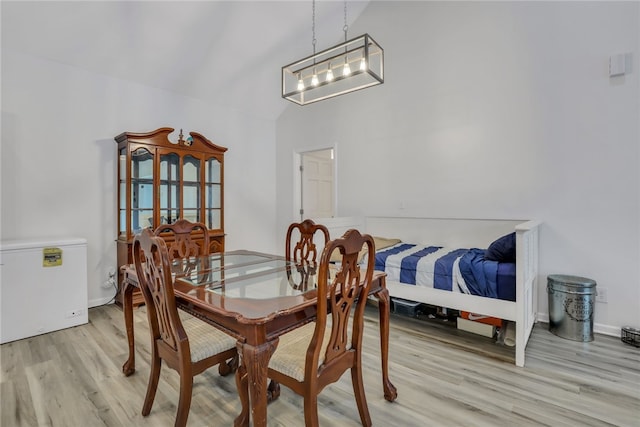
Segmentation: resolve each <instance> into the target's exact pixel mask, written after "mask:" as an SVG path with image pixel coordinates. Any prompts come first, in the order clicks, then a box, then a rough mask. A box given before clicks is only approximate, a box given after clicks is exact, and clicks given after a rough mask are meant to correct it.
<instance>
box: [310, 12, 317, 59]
mask: <svg viewBox="0 0 640 427" xmlns="http://www.w3.org/2000/svg"><path fill="white" fill-rule="evenodd" d="M311 45H312V46H313V54H314V55H315V54H316V0H313V2H312V3H311Z"/></svg>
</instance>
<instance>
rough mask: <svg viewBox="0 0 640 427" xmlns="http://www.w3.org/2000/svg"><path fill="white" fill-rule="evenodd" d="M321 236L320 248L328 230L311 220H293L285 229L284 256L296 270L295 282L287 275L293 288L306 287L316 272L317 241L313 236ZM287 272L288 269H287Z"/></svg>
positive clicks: (326, 239)
mask: <svg viewBox="0 0 640 427" xmlns="http://www.w3.org/2000/svg"><path fill="white" fill-rule="evenodd" d="M317 236H320V237H321V238H322V246H320V249H322V248H323V247H324V246H326V244H327V242H328V241H329V230H328V229H327V227H325V226H324V225H322V224H316V223H315V222H313V220H310V219H305V220H304V221H302V222H300V223H297V222H294V223H293V224H291V225H290V226H289V228H288V229H287V237H286V240H285V243H286V247H285V257H286V259H287V261H293V262H294V263H295V268H296V270H297V273H298V274H297V276H296V279H295V282H294V280H293V278H292V276H291V275H289V283H290V284H291V286H292V287H293V288H295V289H303V288H304V289H306V287H307V283H308V281H309V277H310V276H312V275H315V274H316V273H317V266H318V246H317V243H319V242H318V241H314V238H315V237H317ZM287 273H289V270H287Z"/></svg>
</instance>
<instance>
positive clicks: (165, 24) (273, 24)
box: [0, 0, 368, 119]
mask: <svg viewBox="0 0 640 427" xmlns="http://www.w3.org/2000/svg"><path fill="white" fill-rule="evenodd" d="M367 3H368V0H367V1H349V2H348V3H347V19H348V23H349V25H350V24H351V23H352V22H353V21H354V20H355V19H356V18H357V16H359V15H360V13H361V12H362V10H363V9H364V8H365V7H366V5H367ZM0 7H1V14H2V49H5V48H9V49H13V50H16V51H19V52H22V53H26V54H30V55H34V56H37V57H41V58H44V59H47V60H51V61H55V62H59V63H63V64H67V65H72V66H75V67H79V68H82V69H85V70H88V71H91V72H95V73H100V74H104V75H107V76H110V77H115V78H119V79H124V80H130V81H134V82H138V83H142V84H145V85H148V86H152V87H155V88H160V89H165V90H168V91H171V92H175V93H178V94H181V95H185V96H189V97H193V98H198V99H202V100H204V101H207V102H211V103H214V104H216V105H219V106H222V107H225V108H237V109H240V110H243V111H245V112H247V113H249V114H252V115H257V116H259V117H264V118H268V119H275V118H277V117H278V116H279V115H280V113H281V112H282V111H283V110H284V108H285V107H287V106H288V105H289V104H290V102H289V101H286V100H284V99H282V98H281V96H280V91H281V86H280V85H281V83H280V81H281V80H280V72H281V67H282V66H283V65H286V64H289V63H290V62H293V61H295V60H297V59H301V58H303V57H306V56H309V55H311V54H312V52H313V50H312V44H311V40H312V32H311V23H312V1H311V0H299V1H291V0H290V1H6V0H2V2H1V6H0ZM315 20H316V40H317V44H316V49H317V50H318V51H320V50H323V49H325V48H327V47H330V46H332V45H334V44H337V43H339V42H341V41H343V40H344V33H343V31H342V29H343V26H344V3H343V2H342V1H329V0H322V1H320V0H318V1H317V2H316V18H315ZM357 35H359V34H351V33H349V37H352V36H357ZM292 105H293V104H292Z"/></svg>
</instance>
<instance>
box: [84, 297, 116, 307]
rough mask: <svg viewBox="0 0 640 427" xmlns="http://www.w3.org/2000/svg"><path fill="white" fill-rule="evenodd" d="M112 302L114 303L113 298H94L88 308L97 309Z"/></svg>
mask: <svg viewBox="0 0 640 427" xmlns="http://www.w3.org/2000/svg"><path fill="white" fill-rule="evenodd" d="M114 302H115V299H114V297H103V298H96V299H92V300H90V301H89V308H92V307H98V306H100V305H105V304H109V303H114Z"/></svg>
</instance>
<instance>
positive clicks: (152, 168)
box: [115, 127, 227, 305]
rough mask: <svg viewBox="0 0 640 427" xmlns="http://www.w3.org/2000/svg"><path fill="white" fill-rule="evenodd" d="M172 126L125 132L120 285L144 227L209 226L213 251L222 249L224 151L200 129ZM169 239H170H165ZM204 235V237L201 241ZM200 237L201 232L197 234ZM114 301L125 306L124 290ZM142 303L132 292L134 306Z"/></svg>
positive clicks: (120, 180) (121, 165)
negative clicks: (183, 222) (183, 223)
mask: <svg viewBox="0 0 640 427" xmlns="http://www.w3.org/2000/svg"><path fill="white" fill-rule="evenodd" d="M173 132H174V129H172V128H168V127H166V128H160V129H157V130H155V131H152V132H147V133H133V132H124V133H121V134H120V135H118V136H116V137H115V140H116V142H117V144H118V172H117V176H118V178H117V179H118V212H117V214H118V238H117V251H118V253H117V263H118V286H119V287H120V286H121V284H122V279H123V274H125V273H124V272H123V269H122V268H121V267H122V266H123V265H127V264H131V263H132V262H133V260H132V250H133V248H132V245H133V238H134V236H135V235H136V234H137V233H139V232H140V231H141V230H142V229H143V228H146V227H151V228H153V229H155V228H157V227H158V226H160V225H161V224H172V223H174V222H175V221H176V220H178V219H180V218H184V219H187V220H189V221H192V222H202V223H204V224H205V225H206V226H207V229H208V230H207V232H208V233H209V240H210V241H211V246H210V248H209V251H210V252H222V251H223V250H224V197H223V195H224V173H223V172H224V153H225V152H226V151H227V149H226V148H225V147H220V146H218V145H216V144H214V143H213V142H211V141H209V140H208V139H207V138H205V137H204V136H202V135H200V134H199V133H196V132H190V133H189V136H188V137H187V138H184V135H183V134H182V130H180V133H179V135H177V136H176V137H175V138H173V139H175V141H173V140H170V134H172V133H173ZM165 238H166V239H168V238H170V237H165ZM202 238H203V236H200V239H202ZM195 239H196V240H197V239H198V236H195ZM116 302H117V303H119V304H122V300H121V292H120V289H119V291H118V294H117V296H116ZM142 302H143V300H142V295H141V294H139V293H138V294H137V295H134V304H136V305H139V304H141V303H142Z"/></svg>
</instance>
